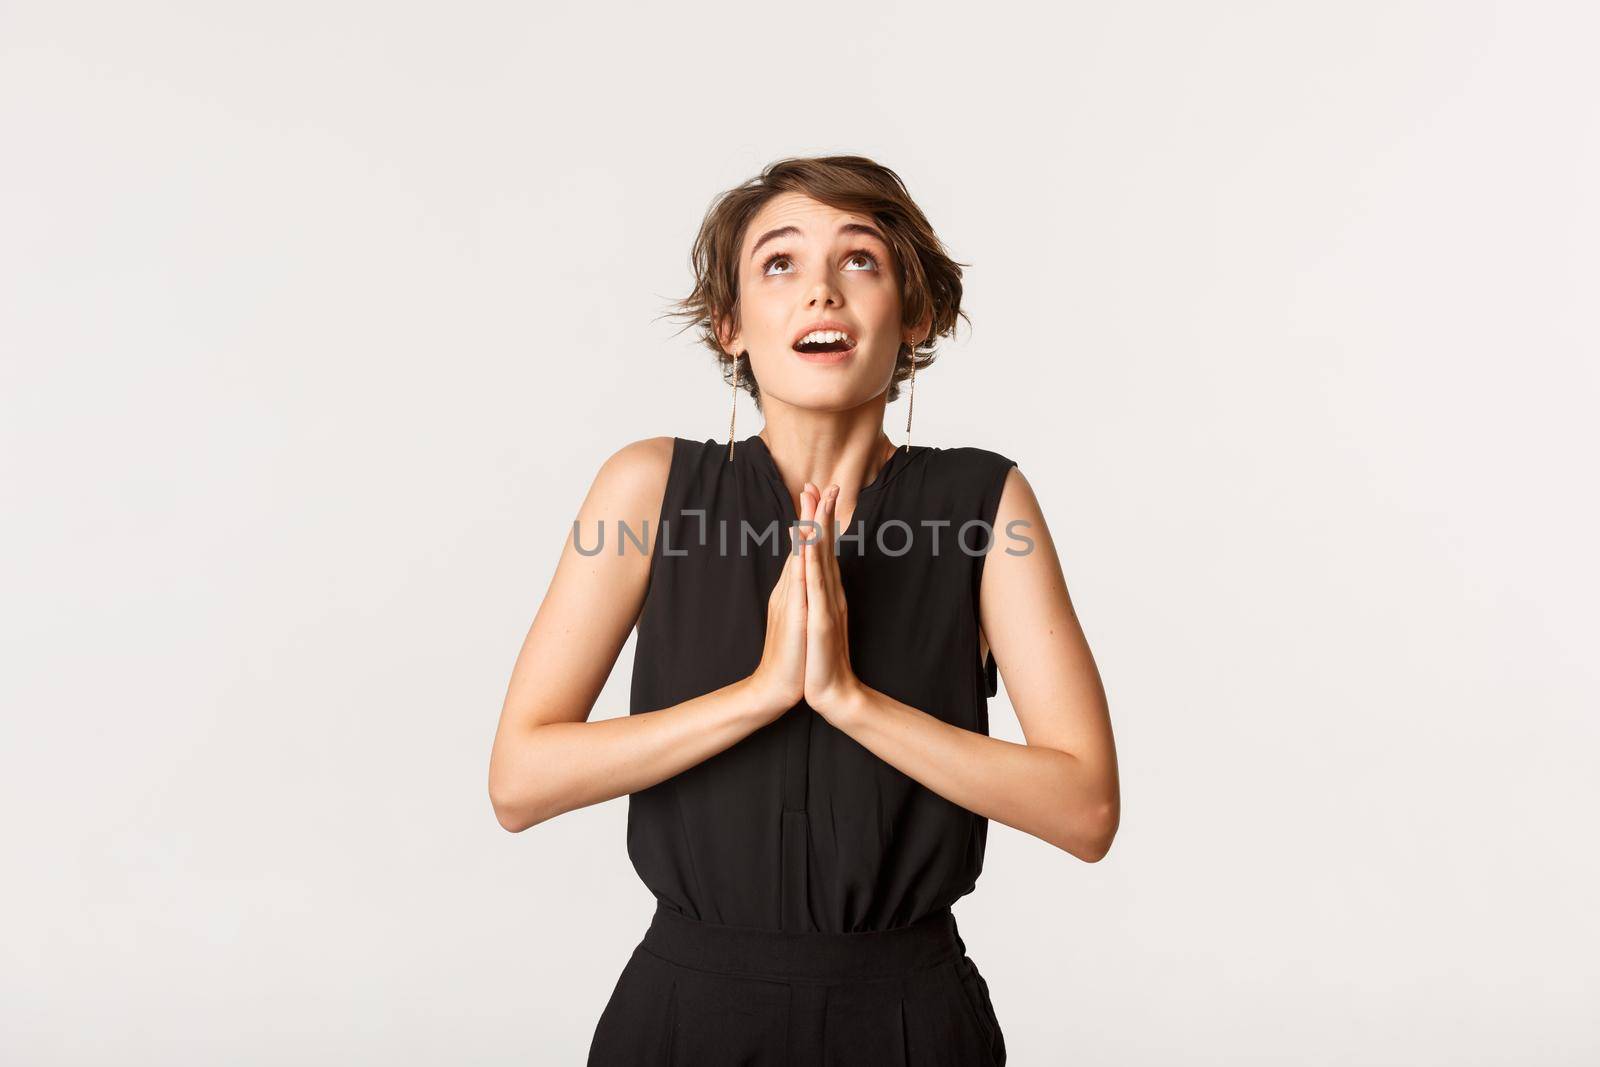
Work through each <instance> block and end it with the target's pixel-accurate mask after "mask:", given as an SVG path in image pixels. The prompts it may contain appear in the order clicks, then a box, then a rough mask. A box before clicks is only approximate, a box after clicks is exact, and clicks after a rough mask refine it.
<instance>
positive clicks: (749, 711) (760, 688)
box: [734, 671, 800, 723]
mask: <svg viewBox="0 0 1600 1067" xmlns="http://www.w3.org/2000/svg"><path fill="white" fill-rule="evenodd" d="M734 684H735V685H736V686H738V687H739V711H740V714H741V715H743V716H745V717H747V718H752V719H755V720H756V721H757V722H760V723H765V722H770V721H772V720H773V719H776V718H777V717H778V716H780V715H782V714H783V713H784V712H786V711H788V710H789V709H791V708H793V707H794V706H795V705H796V704H798V703H800V698H798V697H796V698H795V699H793V700H790V699H788V697H787V695H786V694H785V693H782V692H780V691H779V690H778V688H777V687H776V686H773V685H771V684H770V683H769V682H768V681H767V679H766V678H765V677H763V676H762V674H761V672H760V671H757V672H756V673H754V674H751V675H748V676H746V677H744V678H742V679H740V680H739V681H738V682H736V683H734Z"/></svg>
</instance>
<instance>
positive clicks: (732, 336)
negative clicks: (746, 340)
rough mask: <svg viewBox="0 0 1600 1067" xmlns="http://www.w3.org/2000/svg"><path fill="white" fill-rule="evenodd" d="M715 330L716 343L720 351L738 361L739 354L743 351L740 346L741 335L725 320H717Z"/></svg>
mask: <svg viewBox="0 0 1600 1067" xmlns="http://www.w3.org/2000/svg"><path fill="white" fill-rule="evenodd" d="M716 329H717V343H718V344H720V345H721V346H722V350H723V351H724V352H726V353H727V354H728V355H729V356H730V357H732V358H733V359H738V358H739V353H740V352H743V351H744V348H743V347H742V346H741V344H740V341H741V340H743V336H742V334H741V333H740V332H739V331H738V330H735V329H734V328H733V327H732V325H731V324H730V323H729V322H728V320H727V319H725V318H721V317H719V318H718V319H717V326H716Z"/></svg>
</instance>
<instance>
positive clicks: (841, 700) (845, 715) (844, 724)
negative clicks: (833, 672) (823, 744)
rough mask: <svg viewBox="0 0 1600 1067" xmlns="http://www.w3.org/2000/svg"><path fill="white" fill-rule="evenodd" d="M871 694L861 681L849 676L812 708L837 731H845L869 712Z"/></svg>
mask: <svg viewBox="0 0 1600 1067" xmlns="http://www.w3.org/2000/svg"><path fill="white" fill-rule="evenodd" d="M871 693H872V691H871V690H870V689H869V688H868V687H867V686H866V685H865V684H864V683H863V682H862V681H861V679H859V678H857V677H855V675H851V676H850V678H849V679H848V680H846V681H844V682H841V683H840V684H839V685H838V687H837V688H836V689H835V690H834V691H832V692H830V693H828V694H827V696H826V697H824V698H821V702H820V706H819V705H818V704H813V705H812V708H813V709H814V710H815V711H816V712H817V713H818V714H819V715H821V716H822V717H823V718H825V719H827V720H828V721H829V722H831V723H833V725H835V726H837V727H839V729H841V730H846V729H848V728H849V727H850V726H851V725H853V724H855V723H857V722H860V721H861V719H862V718H863V717H865V716H866V715H867V714H869V713H870V712H871Z"/></svg>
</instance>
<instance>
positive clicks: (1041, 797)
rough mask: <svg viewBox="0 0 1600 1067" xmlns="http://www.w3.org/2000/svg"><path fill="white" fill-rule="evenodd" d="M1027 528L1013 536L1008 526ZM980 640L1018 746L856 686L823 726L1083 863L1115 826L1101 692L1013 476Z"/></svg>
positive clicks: (1037, 522) (1032, 504) (1050, 546)
mask: <svg viewBox="0 0 1600 1067" xmlns="http://www.w3.org/2000/svg"><path fill="white" fill-rule="evenodd" d="M1015 519H1022V520H1025V521H1026V522H1027V523H1028V525H1027V526H1019V527H1018V528H1017V530H1016V533H1017V536H1018V537H1022V536H1026V537H1028V538H1030V539H1032V541H1033V542H1034V544H1033V548H1032V550H1031V551H1028V552H1026V554H1022V555H1011V554H1009V553H1007V552H1006V549H1007V548H1008V547H1009V548H1012V549H1014V550H1016V551H1018V552H1022V551H1024V549H1025V548H1026V546H1025V545H1024V544H1021V543H1020V542H1019V541H1018V540H1015V539H1013V538H1012V537H1011V536H1009V534H1008V529H1007V524H1008V523H1010V522H1011V521H1012V520H1015ZM979 613H980V616H981V624H982V629H983V633H984V636H985V637H986V638H987V639H988V641H989V645H990V648H991V649H992V650H993V651H994V657H995V662H996V664H997V665H998V666H999V667H1000V670H1001V673H1002V674H1003V675H1004V677H1005V682H1006V692H1007V693H1008V694H1009V695H1010V697H1011V700H1012V704H1013V706H1014V707H1015V708H1016V711H1017V719H1018V721H1019V722H1020V723H1021V725H1022V732H1023V736H1024V737H1025V738H1026V741H1027V743H1026V744H1022V745H1019V744H1015V743H1013V742H1011V741H1005V740H1002V739H1000V738H995V737H988V736H985V735H984V734H980V733H977V732H975V731H972V730H966V729H963V728H961V727H959V726H953V725H951V724H950V723H947V722H945V721H944V720H942V719H939V718H937V717H935V716H933V715H929V714H928V713H927V712H925V711H922V710H920V709H918V708H914V707H911V706H910V705H907V704H904V703H901V702H900V701H898V700H895V699H894V698H893V697H890V696H888V695H887V694H884V693H881V692H879V691H877V690H875V689H872V688H871V687H869V686H866V685H864V684H859V683H858V684H856V685H855V686H853V687H851V689H850V692H849V696H848V697H847V698H846V699H845V700H844V701H843V702H842V704H841V706H840V708H839V710H838V711H837V712H836V713H834V714H830V716H829V717H830V719H833V720H834V724H835V725H836V726H838V727H839V728H840V729H841V730H844V731H845V732H846V733H848V734H850V736H851V737H853V738H855V739H856V740H857V741H859V742H860V743H861V744H862V745H864V746H865V747H867V748H868V749H871V750H872V751H873V752H874V753H876V754H877V755H878V756H879V758H881V759H883V760H884V761H885V762H887V763H889V764H891V765H893V766H895V767H897V768H899V769H900V770H901V771H903V772H904V773H906V774H907V775H909V776H911V777H912V778H915V779H916V780H917V781H919V782H921V783H922V784H923V785H925V786H927V787H928V788H929V789H931V790H933V791H934V792H935V793H938V794H939V795H940V796H942V797H944V798H945V799H947V800H949V801H951V802H953V803H956V804H959V805H961V806H962V807H964V808H966V809H967V810H969V811H973V812H976V813H977V814H979V815H983V816H985V817H986V818H990V819H994V820H996V821H998V822H1003V823H1005V824H1006V825H1007V826H1011V827H1014V828H1016V829H1018V830H1022V831H1023V832H1025V833H1029V834H1033V835H1034V836H1035V837H1039V838H1041V839H1043V840H1045V841H1048V842H1050V843H1051V844H1053V845H1055V846H1057V847H1058V848H1061V849H1063V850H1065V851H1067V852H1069V853H1071V854H1072V855H1074V856H1077V857H1078V858H1079V859H1082V860H1085V861H1087V862H1090V863H1093V862H1095V861H1097V860H1099V859H1101V858H1102V857H1104V856H1105V854H1106V852H1107V851H1108V850H1109V849H1110V848H1111V841H1112V838H1113V837H1115V836H1116V832H1117V826H1118V823H1119V821H1120V818H1121V793H1120V787H1119V784H1118V778H1117V759H1116V750H1115V746H1114V743H1113V740H1112V734H1111V718H1110V712H1109V709H1108V708H1107V705H1106V696H1105V690H1104V687H1103V686H1102V684H1101V680H1100V673H1099V670H1098V669H1097V668H1096V667H1095V663H1094V657H1093V655H1092V654H1091V653H1090V651H1089V644H1088V641H1087V640H1086V639H1085V637H1084V634H1083V629H1082V627H1081V626H1080V625H1079V623H1078V618H1077V614H1076V613H1075V611H1074V610H1073V607H1072V600H1071V597H1070V596H1069V595H1068V593H1067V585H1066V580H1065V579H1064V578H1063V576H1062V572H1061V562H1060V560H1059V559H1058V558H1057V556H1056V550H1055V544H1054V542H1053V541H1052V539H1051V537H1050V531H1049V528H1048V527H1047V526H1046V525H1045V521H1044V515H1043V514H1042V513H1041V511H1040V508H1039V502H1038V500H1037V499H1035V497H1034V494H1033V489H1032V487H1031V486H1030V485H1029V484H1028V482H1027V479H1026V478H1024V477H1023V475H1022V472H1021V471H1020V470H1018V469H1016V468H1012V470H1011V472H1010V474H1009V475H1008V476H1007V478H1006V484H1005V488H1004V490H1003V493H1002V496H1001V499H1000V505H999V510H998V512H997V514H996V516H995V542H994V550H993V551H991V552H990V553H989V556H988V558H987V559H986V560H985V561H984V566H983V582H982V588H981V590H980V593H979Z"/></svg>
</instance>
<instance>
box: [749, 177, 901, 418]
mask: <svg viewBox="0 0 1600 1067" xmlns="http://www.w3.org/2000/svg"><path fill="white" fill-rule="evenodd" d="M897 269H898V264H897V263H896V262H895V260H894V255H893V253H892V252H891V251H890V249H889V245H888V243H887V242H886V241H885V240H884V236H883V231H882V229H881V228H880V227H879V226H878V225H877V224H876V223H875V222H873V220H872V218H871V217H870V216H867V215H862V214H858V213H856V212H850V211H841V210H839V209H837V208H833V207H829V206H828V205H826V204H822V203H819V202H818V201H816V200H813V199H811V198H810V197H808V196H804V195H802V194H799V193H783V194H780V195H778V196H776V197H774V198H772V199H771V200H769V201H768V202H767V203H766V204H765V205H763V206H762V208H761V210H760V211H759V212H757V214H756V216H755V218H754V219H752V220H751V222H750V225H749V227H748V228H747V229H746V232H745V236H744V240H743V244H742V247H741V249H740V253H739V294H740V310H741V316H740V318H741V321H740V322H739V323H738V324H737V326H736V329H737V331H738V332H737V333H735V334H734V335H733V336H732V338H731V339H730V341H729V343H728V344H726V345H725V346H724V347H725V348H726V349H727V351H728V353H729V354H730V355H737V354H738V353H740V352H744V351H748V352H749V353H750V366H751V368H752V370H753V371H754V373H755V377H756V381H757V382H759V383H760V385H761V394H762V398H763V402H765V401H766V400H768V399H774V398H775V399H777V400H779V401H781V402H783V403H785V404H789V405H792V406H795V407H801V408H808V409H812V410H821V411H842V410H846V409H848V408H852V407H856V406H859V405H861V404H863V403H865V402H867V401H868V400H870V399H872V398H873V397H875V396H877V395H879V394H881V393H883V392H884V391H885V390H886V389H888V387H889V381H890V378H891V376H892V375H893V373H894V365H895V358H896V355H897V354H898V352H899V351H900V346H901V344H902V343H904V342H907V341H910V340H913V339H914V338H918V337H920V334H917V333H916V332H915V331H913V330H911V329H909V328H907V327H905V326H903V325H902V323H901V321H900V315H901V306H900V282H899V280H898V273H897ZM819 324H823V325H820V326H819ZM819 328H820V329H821V330H823V331H824V332H823V333H822V334H821V335H817V334H815V333H814V331H815V330H817V329H819ZM841 333H843V334H844V335H845V336H844V337H843V338H840V336H839V335H840V334H841ZM808 337H809V338H810V339H809V340H807V338H808Z"/></svg>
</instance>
